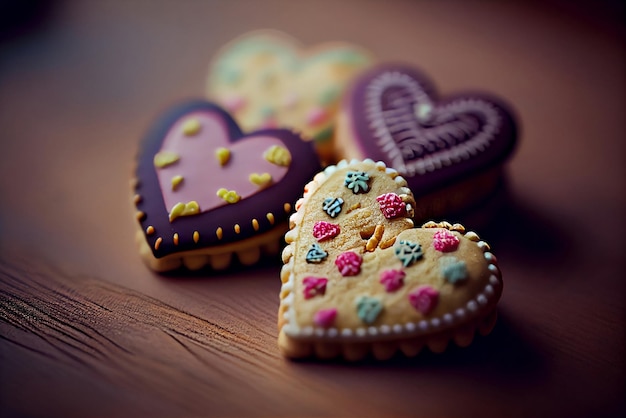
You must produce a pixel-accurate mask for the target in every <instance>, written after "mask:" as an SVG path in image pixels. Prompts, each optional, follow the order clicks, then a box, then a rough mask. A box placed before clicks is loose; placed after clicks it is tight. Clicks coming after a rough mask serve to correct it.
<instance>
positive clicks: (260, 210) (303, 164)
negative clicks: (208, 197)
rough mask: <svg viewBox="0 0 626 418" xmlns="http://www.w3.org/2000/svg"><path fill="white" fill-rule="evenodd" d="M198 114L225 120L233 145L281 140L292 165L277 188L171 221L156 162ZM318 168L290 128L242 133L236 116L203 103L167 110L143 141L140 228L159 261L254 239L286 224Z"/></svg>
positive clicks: (305, 144) (139, 165)
mask: <svg viewBox="0 0 626 418" xmlns="http://www.w3.org/2000/svg"><path fill="white" fill-rule="evenodd" d="M197 111H203V112H209V113H214V114H216V115H217V117H218V118H220V119H222V120H223V121H224V122H225V123H224V124H225V125H226V126H227V130H228V134H229V142H231V143H235V142H238V141H241V140H244V139H247V138H250V137H255V136H261V135H263V136H272V137H275V138H278V139H280V140H281V141H282V142H283V143H284V144H285V146H286V147H287V149H288V150H289V152H290V153H291V156H292V161H291V164H290V166H289V168H288V170H287V174H286V175H285V177H284V178H283V179H282V180H281V181H280V182H278V183H277V184H273V185H271V186H269V187H268V188H267V189H264V190H263V191H261V192H259V193H257V194H255V195H253V196H250V197H248V198H247V199H243V200H241V201H240V202H237V203H235V204H233V205H226V206H221V207H219V208H216V209H214V210H211V211H208V212H203V213H200V214H198V215H192V216H186V217H180V218H177V219H176V220H175V221H174V222H173V223H170V221H169V214H168V211H167V209H166V208H165V203H164V201H163V196H162V195H161V189H160V186H159V180H158V177H157V173H156V169H155V168H154V163H153V158H154V155H155V154H156V153H157V152H158V151H159V149H160V148H161V144H162V143H163V140H164V139H165V136H166V134H167V132H168V131H169V130H170V128H171V127H172V126H173V125H174V124H175V123H176V122H177V121H178V120H179V119H180V118H182V117H184V116H185V115H187V114H189V113H191V112H197ZM320 170H321V167H320V164H319V161H318V159H317V157H316V154H315V151H314V149H313V145H312V143H310V142H304V141H302V140H301V139H300V137H299V136H298V135H296V134H295V133H293V132H291V131H289V130H286V129H265V130H260V131H255V132H252V133H249V134H245V135H244V134H243V133H242V132H241V130H240V129H239V127H238V126H237V124H236V122H235V121H234V120H233V118H232V117H231V116H230V115H229V114H228V113H227V112H226V111H224V110H223V109H221V108H220V107H219V106H217V105H215V104H213V103H209V102H206V101H203V100H195V101H189V102H186V103H182V104H180V105H178V106H176V107H174V108H172V109H170V110H169V111H167V112H165V114H164V115H163V116H162V117H161V118H160V119H159V120H158V121H157V123H156V125H155V126H154V127H153V128H152V129H151V130H150V131H149V133H148V135H146V137H145V138H144V140H143V141H142V143H141V150H140V152H139V155H138V157H137V168H136V172H135V176H136V178H137V180H138V181H137V185H136V186H135V193H136V194H137V195H139V196H141V200H140V201H139V202H138V203H137V204H136V207H137V210H138V211H142V212H144V213H145V215H146V216H145V217H144V219H142V220H141V221H140V224H141V228H142V230H143V233H144V236H145V238H146V240H147V242H148V245H149V246H150V248H151V249H152V253H153V254H154V256H155V257H156V258H160V257H164V256H166V255H169V254H173V253H177V252H182V251H189V250H197V249H201V248H206V247H210V246H220V245H224V244H228V243H233V242H237V241H240V240H242V239H246V238H250V237H253V236H255V235H258V234H262V233H264V232H267V231H270V230H272V229H273V228H274V227H275V226H276V225H278V224H280V223H282V222H285V221H287V219H288V218H289V215H290V214H289V213H286V212H285V209H284V204H285V203H290V204H291V205H292V206H293V204H294V203H295V201H296V200H297V199H298V198H299V197H300V196H301V194H302V188H303V187H304V185H305V184H306V183H307V182H308V181H310V180H311V178H313V176H314V175H315V174H316V173H317V172H319V171H320ZM268 212H271V213H272V214H273V215H274V218H275V221H274V223H273V224H272V223H270V222H269V221H268V219H267V218H266V214H267V213H268ZM253 218H255V219H257V220H258V224H259V229H258V231H255V230H254V228H253V226H252V223H251V220H252V219H253ZM235 224H239V226H240V233H236V232H235V230H234V225H235ZM148 226H153V227H154V229H155V233H154V234H152V235H147V234H146V228H147V227H148ZM218 227H222V230H223V235H222V238H221V239H218V237H217V235H216V233H215V231H216V229H217V228H218ZM194 231H198V233H199V235H200V239H199V241H198V242H197V243H195V242H194V241H193V233H194ZM174 233H178V236H179V242H178V245H174V242H173V235H174ZM159 237H162V238H163V240H162V242H161V244H160V245H159V249H158V250H155V249H154V244H155V242H156V240H157V239H158V238H159Z"/></svg>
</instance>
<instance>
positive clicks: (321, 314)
mask: <svg viewBox="0 0 626 418" xmlns="http://www.w3.org/2000/svg"><path fill="white" fill-rule="evenodd" d="M335 318H337V309H335V308H330V309H320V310H319V311H317V312H315V315H313V323H314V324H315V325H317V326H318V327H322V328H328V327H330V326H332V325H333V324H334V323H335Z"/></svg>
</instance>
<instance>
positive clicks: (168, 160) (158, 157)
mask: <svg viewBox="0 0 626 418" xmlns="http://www.w3.org/2000/svg"><path fill="white" fill-rule="evenodd" d="M178 160H180V155H178V154H177V153H175V152H172V151H159V152H157V153H156V154H155V155H154V166H155V167H156V168H163V167H167V166H168V165H172V164H174V163H175V162H177V161H178Z"/></svg>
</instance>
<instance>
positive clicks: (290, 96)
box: [283, 91, 298, 109]
mask: <svg viewBox="0 0 626 418" xmlns="http://www.w3.org/2000/svg"><path fill="white" fill-rule="evenodd" d="M296 104H298V95H297V94H296V93H294V92H292V91H291V92H289V93H287V95H286V96H285V98H284V99H283V106H285V107H286V108H287V109H291V108H293V107H294V106H295V105H296Z"/></svg>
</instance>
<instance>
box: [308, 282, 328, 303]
mask: <svg viewBox="0 0 626 418" xmlns="http://www.w3.org/2000/svg"><path fill="white" fill-rule="evenodd" d="M327 283H328V279H327V278H325V277H312V276H308V277H305V278H304V279H302V284H303V285H304V298H305V299H311V298H312V297H314V296H317V295H323V294H325V293H326V284H327Z"/></svg>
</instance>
